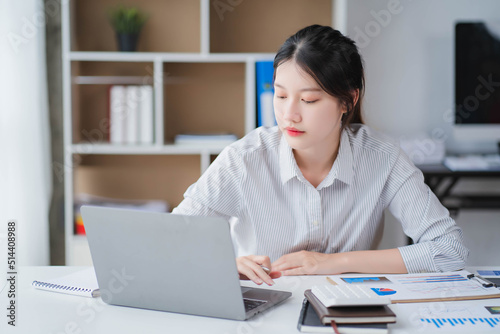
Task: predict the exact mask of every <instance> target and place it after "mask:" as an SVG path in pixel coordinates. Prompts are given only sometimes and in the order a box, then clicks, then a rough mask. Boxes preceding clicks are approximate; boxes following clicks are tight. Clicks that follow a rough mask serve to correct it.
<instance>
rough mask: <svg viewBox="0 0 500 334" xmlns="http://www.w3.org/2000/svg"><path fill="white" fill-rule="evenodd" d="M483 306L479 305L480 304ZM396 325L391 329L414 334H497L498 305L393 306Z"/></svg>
mask: <svg viewBox="0 0 500 334" xmlns="http://www.w3.org/2000/svg"><path fill="white" fill-rule="evenodd" d="M484 302H485V301H484ZM484 302H483V303H484ZM391 309H392V310H393V311H394V312H395V313H397V315H398V322H397V323H396V324H395V325H394V327H392V329H397V328H414V329H416V330H417V331H416V333H425V332H426V331H431V332H432V333H438V332H439V333H489V332H496V333H498V332H499V331H500V304H499V303H498V301H495V302H493V303H492V304H488V305H477V304H470V303H468V302H453V303H415V304H393V305H391Z"/></svg>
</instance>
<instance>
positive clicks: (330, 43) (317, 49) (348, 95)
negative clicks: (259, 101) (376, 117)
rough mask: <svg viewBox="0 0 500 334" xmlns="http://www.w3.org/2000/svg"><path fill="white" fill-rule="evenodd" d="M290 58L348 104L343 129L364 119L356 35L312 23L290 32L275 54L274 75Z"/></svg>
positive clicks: (344, 103)
mask: <svg viewBox="0 0 500 334" xmlns="http://www.w3.org/2000/svg"><path fill="white" fill-rule="evenodd" d="M289 60H295V62H296V63H297V64H298V65H299V66H300V67H301V68H302V69H303V70H304V71H305V72H306V73H308V74H309V75H310V76H311V77H313V78H314V80H316V82H317V83H318V84H319V86H320V87H321V88H322V89H323V90H324V91H325V92H327V93H328V94H330V95H331V96H334V97H336V98H338V99H339V101H340V103H341V104H343V105H344V106H345V107H346V109H347V112H346V113H345V114H344V115H343V116H342V130H343V129H345V128H346V127H347V126H350V125H351V124H352V123H363V118H362V116H361V101H362V98H363V94H364V87H365V78H364V70H363V61H362V59H361V55H360V54H359V52H358V48H357V47H356V44H355V43H354V41H353V40H352V39H350V38H349V37H346V36H344V35H342V33H340V32H339V31H338V30H335V29H333V28H332V27H328V26H321V25H317V24H315V25H311V26H308V27H305V28H303V29H301V30H299V31H298V32H297V33H296V34H295V35H293V36H290V37H289V38H288V39H287V40H286V41H285V43H283V45H282V46H281V47H280V49H279V50H278V53H277V54H276V56H275V57H274V78H276V69H277V68H278V66H280V65H281V64H283V63H284V62H287V61H289ZM356 89H358V90H359V97H358V101H357V102H356V104H355V103H354V96H353V91H355V90H356Z"/></svg>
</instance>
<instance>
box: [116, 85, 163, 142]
mask: <svg viewBox="0 0 500 334" xmlns="http://www.w3.org/2000/svg"><path fill="white" fill-rule="evenodd" d="M153 118H154V111H153V87H152V86H149V85H141V86H135V85H128V86H122V85H112V86H111V87H110V89H109V119H110V138H109V141H110V143H111V144H129V145H136V144H153V140H154V131H153V127H154V122H153Z"/></svg>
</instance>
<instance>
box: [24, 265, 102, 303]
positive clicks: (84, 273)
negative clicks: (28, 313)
mask: <svg viewBox="0 0 500 334" xmlns="http://www.w3.org/2000/svg"><path fill="white" fill-rule="evenodd" d="M31 285H32V286H33V287H35V288H37V289H41V290H46V291H52V292H59V293H64V294H68V295H76V296H83V297H99V296H100V295H101V294H100V292H99V285H98V284H97V278H96V276H95V271H94V267H90V268H87V269H84V270H80V271H78V272H76V273H73V274H69V275H66V276H62V277H58V278H54V279H50V280H44V281H43V282H42V281H33V282H32V283H31Z"/></svg>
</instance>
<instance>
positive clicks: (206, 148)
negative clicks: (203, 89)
mask: <svg viewBox="0 0 500 334" xmlns="http://www.w3.org/2000/svg"><path fill="white" fill-rule="evenodd" d="M76 1H82V2H85V0H70V1H62V2H61V13H62V22H61V24H62V63H63V65H62V66H63V88H64V89H63V109H64V110H63V113H64V146H65V153H66V154H65V155H64V166H63V167H64V169H63V172H64V181H65V189H64V192H65V194H64V204H65V206H64V207H65V222H64V223H65V244H66V246H65V249H66V265H82V264H85V265H88V264H89V263H91V258H90V253H89V251H88V245H87V238H86V236H85V235H74V216H73V215H74V212H73V204H74V198H73V197H74V191H75V189H74V188H75V187H74V176H75V170H76V167H77V165H76V164H75V163H74V157H75V156H74V155H76V154H79V155H91V154H92V155H102V156H104V155H123V156H126V155H144V156H145V155H158V156H161V155H172V156H175V155H182V156H184V157H183V158H181V159H180V161H191V160H192V161H196V160H195V159H192V157H187V156H188V155H197V156H199V161H200V175H201V173H203V172H204V171H205V170H206V169H207V168H208V167H209V166H210V163H211V161H212V158H213V156H214V155H217V154H219V153H220V152H221V151H222V150H223V149H224V147H225V145H203V146H187V145H175V144H165V143H164V140H165V131H166V128H165V122H164V117H165V115H164V113H165V105H168V104H169V102H170V101H167V97H166V94H165V91H168V89H170V88H172V89H175V88H176V87H172V86H169V85H177V84H193V83H194V84H196V82H193V80H196V78H195V79H193V76H187V77H182V76H171V75H165V74H166V73H165V70H166V69H168V68H169V64H168V63H239V64H243V65H244V68H245V74H244V89H245V96H244V100H245V101H244V108H245V110H244V132H245V133H249V132H250V131H252V130H253V129H254V128H255V126H256V124H255V123H256V122H255V121H256V117H255V110H256V98H255V94H256V92H255V90H256V87H255V85H256V82H255V62H256V61H261V60H273V59H274V57H275V54H274V53H211V52H210V45H211V44H210V37H211V35H210V27H211V24H210V11H211V10H213V8H211V1H210V0H199V1H200V47H199V50H200V52H98V51H72V50H71V48H72V38H74V37H75V36H74V31H73V32H72V29H74V28H75V22H72V21H73V19H74V18H75V16H76V14H75V10H76V5H75V3H76ZM312 3H313V2H311V6H312V5H313V4H312ZM346 8H347V0H332V10H333V13H332V19H333V18H334V17H335V20H336V21H338V22H339V23H340V27H339V28H340V29H343V30H345V20H344V16H345V11H346ZM276 24H280V22H279V20H278V21H276ZM73 47H75V48H76V47H78V46H77V45H76V43H75V44H74V45H73ZM186 50H193V48H190V49H186ZM194 50H196V49H194ZM78 62H112V63H116V62H124V63H125V62H130V63H132V62H145V63H152V65H153V71H152V73H151V72H150V71H148V72H147V74H146V73H145V75H144V76H140V75H139V76H137V75H136V74H137V73H139V74H140V73H141V72H134V71H131V72H130V74H131V75H130V76H116V75H113V74H116V73H115V72H113V71H109V73H107V72H106V71H103V70H102V69H100V70H99V71H96V72H93V71H89V70H86V71H83V72H82V73H81V74H95V73H97V74H99V73H102V74H111V75H109V76H106V75H102V76H98V75H82V76H79V75H78V74H79V73H78V71H77V70H73V66H74V65H76V66H74V67H75V68H76V69H78V68H79V67H83V66H80V65H82V64H78ZM83 65H100V64H83ZM115 65H116V64H115ZM121 65H124V66H125V67H126V66H130V67H133V68H135V67H140V66H131V65H138V64H120V66H119V67H121ZM230 66H231V65H229V67H230ZM239 66H240V65H236V66H235V67H239ZM91 67H92V66H91ZM96 67H99V66H96ZM172 67H175V66H172ZM73 73H74V75H73ZM113 84H124V85H127V84H139V85H142V84H152V85H153V89H154V124H155V128H154V133H155V137H154V143H155V144H151V145H115V144H109V143H98V144H92V143H78V144H74V143H73V138H74V132H73V131H76V130H77V129H78V127H75V124H74V121H75V120H74V116H75V114H74V110H73V107H74V103H75V102H77V103H78V101H77V100H74V99H73V95H72V94H73V88H76V89H75V90H81V91H85V90H88V91H89V92H92V90H93V89H96V91H97V90H98V89H101V90H102V87H88V86H86V87H82V86H73V85H113ZM179 130H182V129H179ZM99 158H101V157H98V159H99ZM102 158H107V157H102ZM118 159H120V158H118ZM176 159H177V158H174V157H172V160H176ZM183 167H184V166H181V168H183Z"/></svg>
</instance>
